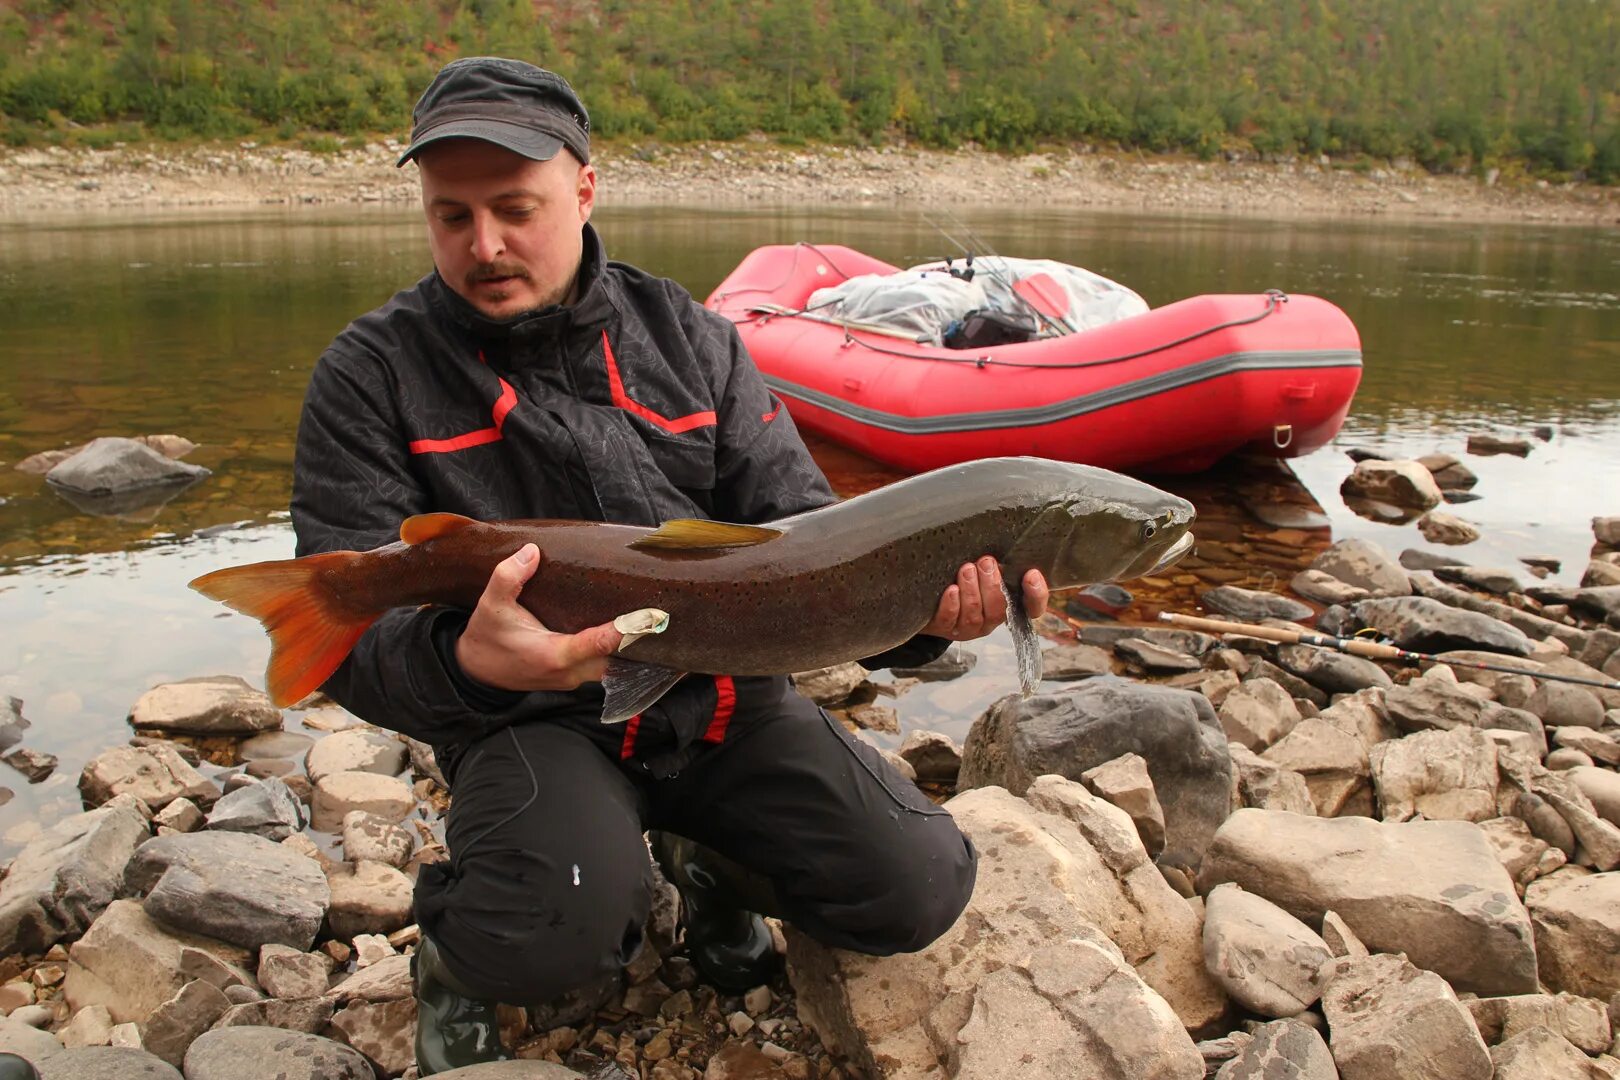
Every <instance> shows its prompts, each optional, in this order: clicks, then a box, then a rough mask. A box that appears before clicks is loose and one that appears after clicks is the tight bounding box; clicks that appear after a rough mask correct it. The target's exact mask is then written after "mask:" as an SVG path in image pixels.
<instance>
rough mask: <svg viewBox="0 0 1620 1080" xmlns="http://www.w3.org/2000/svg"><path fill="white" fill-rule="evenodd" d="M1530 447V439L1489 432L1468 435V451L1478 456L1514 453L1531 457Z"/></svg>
mask: <svg viewBox="0 0 1620 1080" xmlns="http://www.w3.org/2000/svg"><path fill="white" fill-rule="evenodd" d="M1530 448H1531V443H1530V440H1529V439H1518V438H1507V437H1503V436H1501V435H1488V434H1479V435H1470V436H1468V452H1469V453H1470V454H1474V455H1476V456H1478V457H1490V456H1492V455H1495V454H1513V455H1516V456H1518V457H1529V456H1530Z"/></svg>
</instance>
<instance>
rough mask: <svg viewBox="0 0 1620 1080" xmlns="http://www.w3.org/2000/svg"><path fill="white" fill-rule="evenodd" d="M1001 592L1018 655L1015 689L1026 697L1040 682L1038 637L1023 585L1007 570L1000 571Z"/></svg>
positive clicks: (1014, 650)
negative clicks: (1027, 607) (1004, 599)
mask: <svg viewBox="0 0 1620 1080" xmlns="http://www.w3.org/2000/svg"><path fill="white" fill-rule="evenodd" d="M1001 595H1002V596H1004V597H1006V599H1007V630H1008V631H1009V632H1010V633H1011V634H1012V639H1013V652H1014V653H1015V654H1016V655H1017V657H1018V691H1019V693H1020V694H1021V695H1022V696H1024V697H1029V696H1030V695H1031V694H1033V693H1034V692H1035V689H1036V688H1037V687H1038V686H1040V684H1041V668H1042V666H1043V665H1042V664H1041V638H1040V635H1039V634H1037V633H1035V624H1034V623H1033V622H1031V621H1030V618H1029V612H1027V611H1025V610H1024V586H1023V583H1022V581H1016V580H1014V579H1013V576H1012V575H1011V574H1007V573H1003V574H1002V575H1001Z"/></svg>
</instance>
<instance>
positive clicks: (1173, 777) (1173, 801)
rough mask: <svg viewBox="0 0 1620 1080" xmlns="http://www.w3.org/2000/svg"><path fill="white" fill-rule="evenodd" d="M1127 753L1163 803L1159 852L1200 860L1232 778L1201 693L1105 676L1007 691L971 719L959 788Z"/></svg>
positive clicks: (1074, 768) (1080, 768)
mask: <svg viewBox="0 0 1620 1080" xmlns="http://www.w3.org/2000/svg"><path fill="white" fill-rule="evenodd" d="M1123 754H1138V755H1140V756H1141V757H1142V758H1143V760H1145V761H1146V762H1147V763H1148V773H1149V775H1150V776H1152V778H1153V788H1154V791H1156V792H1157V793H1158V796H1159V802H1160V804H1161V805H1162V806H1163V807H1164V811H1165V834H1166V837H1165V851H1164V855H1163V858H1164V859H1166V860H1169V861H1171V862H1175V863H1178V864H1181V865H1187V866H1196V865H1198V863H1199V860H1200V857H1201V856H1202V853H1203V850H1204V848H1205V847H1206V846H1207V845H1208V843H1209V838H1210V837H1211V836H1212V835H1213V834H1214V832H1215V829H1216V827H1217V826H1218V825H1219V824H1220V822H1221V821H1222V820H1223V819H1224V818H1225V817H1226V814H1227V811H1228V810H1229V809H1230V800H1231V787H1232V774H1231V759H1230V755H1229V754H1228V752H1227V749H1226V737H1225V735H1224V733H1223V732H1222V731H1221V728H1220V723H1219V721H1218V720H1217V719H1216V717H1215V710H1214V709H1213V708H1212V707H1211V706H1210V704H1209V701H1208V700H1207V699H1205V698H1204V697H1202V696H1201V695H1199V694H1195V693H1191V692H1189V691H1185V690H1171V689H1166V688H1163V687H1156V686H1146V685H1142V684H1139V683H1130V682H1126V681H1124V680H1121V679H1116V678H1113V677H1103V678H1097V679H1090V680H1088V681H1086V682H1085V683H1083V684H1081V685H1080V686H1078V687H1076V688H1074V689H1072V690H1065V691H1062V692H1060V693H1056V694H1036V695H1035V696H1034V697H1031V698H1029V699H1027V700H1022V699H1020V698H1018V697H1017V696H1016V695H1009V696H1008V697H1006V698H1003V699H1002V700H1001V701H998V702H997V703H996V704H995V705H993V706H991V708H990V710H989V711H988V712H987V713H985V714H984V715H983V716H981V717H980V718H979V719H978V720H976V721H974V723H973V727H972V729H971V730H970V731H969V732H968V738H967V745H966V746H965V748H964V749H963V752H962V769H961V773H960V775H959V776H958V778H957V788H958V790H959V791H967V790H969V789H971V788H975V787H984V786H986V785H990V784H995V785H998V786H1001V787H1006V788H1007V789H1009V790H1010V791H1012V792H1014V794H1019V793H1022V792H1023V791H1025V790H1027V789H1028V788H1029V786H1030V784H1032V783H1033V782H1034V781H1035V778H1036V777H1038V776H1042V775H1045V774H1047V773H1056V774H1057V775H1059V776H1066V777H1069V778H1070V779H1076V778H1078V777H1079V776H1080V775H1081V774H1082V773H1084V772H1085V771H1086V770H1087V769H1091V768H1095V767H1096V766H1098V765H1102V764H1104V763H1106V762H1109V761H1112V760H1113V759H1114V758H1117V757H1119V756H1121V755H1123Z"/></svg>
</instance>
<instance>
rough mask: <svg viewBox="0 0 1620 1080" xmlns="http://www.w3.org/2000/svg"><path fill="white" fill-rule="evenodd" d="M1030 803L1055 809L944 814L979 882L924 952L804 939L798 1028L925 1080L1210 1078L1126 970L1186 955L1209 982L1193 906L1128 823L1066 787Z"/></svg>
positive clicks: (798, 939)
mask: <svg viewBox="0 0 1620 1080" xmlns="http://www.w3.org/2000/svg"><path fill="white" fill-rule="evenodd" d="M1031 791H1032V794H1034V795H1035V796H1036V798H1037V799H1043V800H1044V801H1045V804H1046V806H1045V808H1041V807H1037V806H1032V805H1031V804H1029V803H1026V802H1024V801H1022V800H1019V799H1017V798H1015V797H1014V796H1012V795H1010V794H1008V793H1007V792H1006V791H1004V790H1001V789H998V788H983V789H979V790H974V791H970V792H967V793H966V794H963V795H958V796H957V797H956V798H955V799H953V800H951V802H950V803H949V804H948V805H949V806H950V809H951V812H952V813H953V815H955V817H956V821H957V824H958V825H959V826H960V827H961V828H962V829H963V831H964V832H965V833H966V834H967V835H969V836H970V837H972V838H973V840H974V843H975V845H976V846H978V848H979V850H980V852H981V858H982V861H981V864H980V868H981V874H980V877H979V884H978V886H977V888H976V889H975V890H974V894H973V897H972V899H971V900H970V901H969V904H968V908H967V910H966V911H965V912H964V914H963V916H962V917H961V918H960V919H958V920H957V922H956V924H955V925H954V926H953V927H952V928H951V929H950V930H948V931H946V933H945V934H944V935H943V936H942V937H941V938H940V939H939V940H937V941H935V942H934V943H933V944H931V945H930V946H929V947H928V948H926V949H924V950H923V951H921V952H918V953H911V954H902V955H898V956H892V957H883V958H878V957H868V956H863V955H860V954H856V953H852V952H845V951H841V950H833V949H827V948H825V947H823V946H820V945H818V944H816V943H814V942H812V941H810V940H809V939H807V938H805V937H804V936H803V935H802V934H798V933H793V934H792V935H791V936H790V939H789V971H790V975H791V977H792V979H793V983H794V987H795V989H796V990H797V992H798V1008H799V1013H800V1016H801V1017H803V1018H804V1019H805V1020H806V1021H807V1022H808V1023H809V1024H810V1025H811V1026H812V1027H813V1028H814V1029H815V1030H816V1032H817V1034H818V1035H819V1036H820V1037H821V1040H822V1042H823V1044H824V1045H826V1046H827V1047H828V1048H829V1049H830V1050H832V1051H833V1052H834V1053H838V1054H842V1055H844V1056H846V1057H848V1058H850V1059H851V1060H852V1063H853V1065H854V1066H855V1068H856V1069H858V1070H864V1071H866V1072H871V1073H874V1074H876V1075H884V1076H890V1077H896V1078H902V1077H905V1078H915V1080H921V1078H923V1077H929V1076H937V1075H938V1072H939V1062H940V1061H941V1060H945V1059H946V1058H947V1057H949V1059H950V1060H952V1061H953V1062H955V1063H956V1065H955V1069H954V1071H955V1073H956V1075H960V1076H972V1077H975V1078H986V1080H997V1078H1002V1077H1007V1078H1012V1077H1027V1076H1045V1075H1051V1076H1059V1075H1082V1076H1084V1075H1097V1076H1132V1077H1153V1078H1160V1077H1175V1078H1178V1080H1180V1078H1185V1080H1198V1078H1201V1077H1202V1076H1203V1061H1202V1058H1201V1057H1200V1056H1199V1054H1198V1052H1197V1050H1196V1049H1195V1048H1194V1046H1193V1044H1192V1040H1191V1039H1190V1038H1188V1036H1187V1034H1186V1031H1185V1030H1184V1028H1183V1026H1182V1020H1181V1019H1178V1018H1177V1015H1176V1013H1175V1012H1174V1011H1173V1010H1172V1009H1171V1008H1170V1006H1169V1005H1168V1004H1167V1003H1166V1001H1165V999H1164V998H1162V997H1160V996H1159V994H1157V993H1155V992H1154V991H1153V990H1151V989H1149V987H1148V986H1147V985H1146V984H1145V983H1144V982H1143V981H1142V978H1141V977H1140V976H1139V973H1138V972H1137V971H1133V969H1132V967H1131V965H1130V963H1128V962H1127V961H1128V960H1129V958H1131V957H1133V956H1135V957H1137V958H1139V959H1141V960H1142V961H1143V962H1144V963H1155V962H1158V963H1161V964H1162V957H1163V955H1164V954H1165V953H1166V952H1167V951H1175V952H1176V953H1177V954H1178V958H1179V959H1181V960H1182V961H1184V962H1187V963H1190V964H1192V965H1193V966H1194V967H1196V968H1197V972H1186V973H1185V974H1187V975H1188V976H1189V977H1190V976H1193V975H1199V974H1201V973H1202V964H1201V963H1200V962H1199V960H1198V952H1197V949H1198V941H1197V920H1196V916H1195V915H1194V913H1193V912H1192V909H1191V908H1190V906H1188V905H1187V902H1186V901H1184V900H1182V899H1181V898H1180V897H1177V896H1175V895H1174V894H1173V893H1170V892H1169V888H1168V886H1166V885H1165V884H1164V882H1163V881H1162V880H1161V879H1160V878H1159V876H1158V873H1157V871H1156V870H1155V869H1154V868H1153V866H1152V864H1151V863H1150V862H1148V860H1147V855H1146V852H1145V851H1143V849H1142V847H1141V844H1140V841H1139V840H1138V839H1137V837H1136V833H1135V830H1134V828H1132V826H1131V824H1130V822H1129V819H1128V818H1127V817H1126V816H1125V814H1124V813H1123V812H1121V811H1119V810H1118V809H1117V808H1114V807H1112V806H1109V805H1108V804H1107V803H1104V802H1102V801H1101V800H1100V799H1096V798H1095V797H1094V796H1091V795H1090V794H1088V793H1087V792H1086V791H1085V790H1084V789H1083V788H1082V787H1080V786H1079V785H1078V784H1073V783H1069V782H1067V781H1063V780H1060V779H1058V778H1056V777H1043V778H1042V779H1041V780H1040V781H1039V783H1038V784H1037V786H1036V787H1035V788H1032V789H1031ZM1066 811H1067V812H1066ZM1071 813H1072V815H1073V816H1070V814H1071ZM1139 905H1141V906H1139ZM1053 926H1061V927H1063V928H1064V930H1063V933H1062V934H1060V935H1056V936H1054V935H1053V933H1052V932H1051V927H1053ZM1105 932H1112V933H1117V934H1119V935H1120V939H1121V941H1123V942H1124V944H1116V943H1114V942H1112V941H1110V939H1109V938H1108V937H1106V936H1105ZM1171 940H1174V942H1176V943H1177V945H1178V948H1177V949H1175V950H1169V949H1168V945H1169V944H1170V942H1171ZM1181 953H1186V955H1184V956H1182V955H1180V954H1181ZM1122 954H1123V955H1122ZM1164 974H1166V975H1168V974H1169V972H1168V971H1166V972H1164ZM1217 1011H1218V1010H1217ZM880 1061H881V1062H883V1064H882V1066H881V1067H880V1066H879V1065H878V1064H877V1063H878V1062H880Z"/></svg>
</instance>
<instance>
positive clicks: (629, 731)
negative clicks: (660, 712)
mask: <svg viewBox="0 0 1620 1080" xmlns="http://www.w3.org/2000/svg"><path fill="white" fill-rule="evenodd" d="M640 727H641V714H640V713H636V715H634V716H632V717H631V718H630V719H628V720H626V721H625V722H624V744H623V745H622V746H620V747H619V760H620V761H629V760H630V756H631V755H632V754H634V753H635V752H636V730H637V729H638V728H640Z"/></svg>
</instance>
